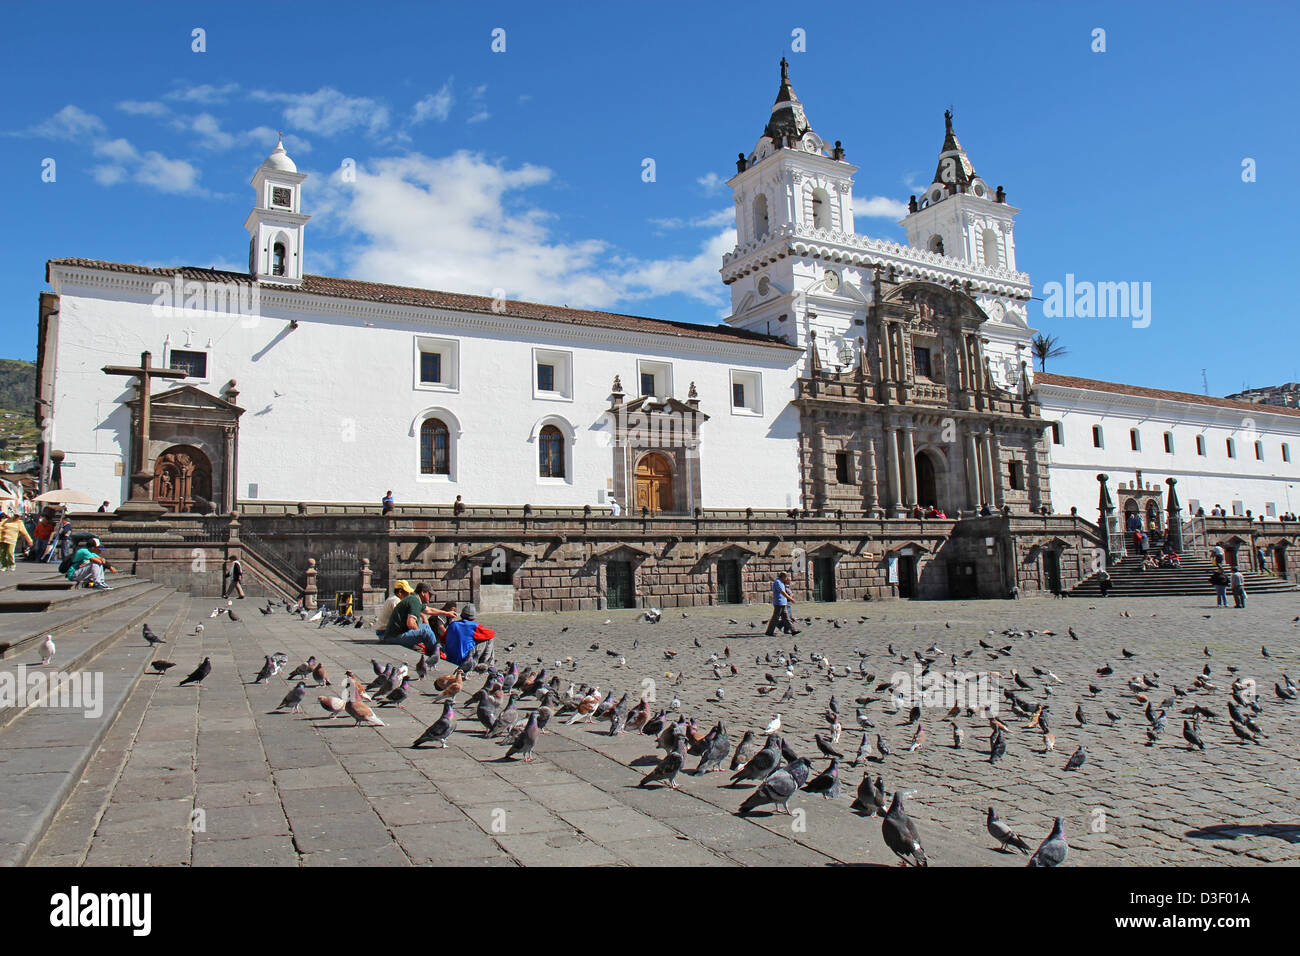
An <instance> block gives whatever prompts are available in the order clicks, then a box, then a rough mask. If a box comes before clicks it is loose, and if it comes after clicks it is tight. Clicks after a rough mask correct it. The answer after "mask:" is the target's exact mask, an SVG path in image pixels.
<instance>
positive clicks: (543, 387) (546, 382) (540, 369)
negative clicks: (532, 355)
mask: <svg viewBox="0 0 1300 956" xmlns="http://www.w3.org/2000/svg"><path fill="white" fill-rule="evenodd" d="M537 390H538V391H539V392H553V391H555V366H554V365H542V364H541V363H538V365H537Z"/></svg>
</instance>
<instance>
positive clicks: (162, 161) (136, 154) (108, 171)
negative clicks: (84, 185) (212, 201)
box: [93, 138, 204, 194]
mask: <svg viewBox="0 0 1300 956" xmlns="http://www.w3.org/2000/svg"><path fill="white" fill-rule="evenodd" d="M95 155H96V156H101V157H103V158H105V159H108V160H111V161H112V162H111V163H109V164H106V165H103V166H97V167H95V169H94V170H93V175H94V177H95V181H96V182H98V183H99V184H100V185H102V186H115V185H117V184H118V183H122V182H125V181H126V180H127V179H131V180H134V181H135V182H137V183H140V184H142V185H145V186H152V187H153V188H154V189H157V190H159V191H160V192H165V193H198V194H202V193H203V192H204V190H202V189H201V188H199V185H198V180H199V170H198V168H197V167H196V166H194V165H193V164H192V163H188V162H186V161H185V160H183V159H170V158H168V157H166V156H164V155H163V154H162V153H160V152H158V151H157V150H147V151H145V152H143V153H142V152H140V151H139V150H137V149H136V148H135V147H134V146H132V145H131V143H129V142H128V141H127V140H125V139H121V138H119V139H113V140H103V141H101V142H98V143H96V144H95Z"/></svg>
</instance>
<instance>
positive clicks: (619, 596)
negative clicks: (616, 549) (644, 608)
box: [605, 561, 636, 608]
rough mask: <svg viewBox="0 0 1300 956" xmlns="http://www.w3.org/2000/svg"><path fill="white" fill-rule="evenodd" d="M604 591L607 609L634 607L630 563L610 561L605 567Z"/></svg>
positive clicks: (634, 599) (634, 597) (634, 594)
mask: <svg viewBox="0 0 1300 956" xmlns="http://www.w3.org/2000/svg"><path fill="white" fill-rule="evenodd" d="M605 589H606V596H607V601H606V603H607V604H608V606H609V607H611V608H620V607H636V588H635V587H634V585H633V583H632V564H631V562H630V561H610V562H608V563H607V564H606V565H605Z"/></svg>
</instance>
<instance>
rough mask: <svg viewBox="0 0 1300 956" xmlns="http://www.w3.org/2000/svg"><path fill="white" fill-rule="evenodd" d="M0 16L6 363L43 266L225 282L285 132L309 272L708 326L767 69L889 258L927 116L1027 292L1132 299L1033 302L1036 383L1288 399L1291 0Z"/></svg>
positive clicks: (929, 130) (718, 305) (28, 333)
mask: <svg viewBox="0 0 1300 956" xmlns="http://www.w3.org/2000/svg"><path fill="white" fill-rule="evenodd" d="M3 16H4V19H5V30H4V31H3V35H0V71H3V79H4V81H5V89H6V90H7V91H8V92H9V95H8V96H7V97H6V103H5V107H4V114H3V120H2V121H0V173H3V177H4V178H3V182H4V183H5V190H4V198H5V202H4V203H3V207H2V208H3V213H0V215H3V217H4V220H5V221H4V228H3V230H0V293H3V294H2V295H0V333H2V336H3V338H2V341H3V345H2V346H0V356H4V357H11V358H27V359H30V358H33V357H34V356H35V353H36V342H35V338H36V322H35V318H36V307H37V293H38V292H39V291H41V290H42V289H45V288H46V286H45V285H44V263H45V260H46V259H49V258H53V257H59V256H85V257H90V258H103V259H111V260H116V261H123V262H136V263H144V264H150V265H178V264H190V265H198V266H209V265H215V266H218V267H221V268H235V269H243V268H246V264H247V242H248V239H247V233H245V231H244V229H243V221H244V218H245V216H246V215H247V213H248V210H249V208H250V206H251V203H252V199H253V193H252V189H251V188H250V187H249V186H248V180H249V178H250V177H251V175H252V173H253V170H254V169H255V168H256V166H257V165H258V163H259V162H260V161H261V160H262V159H263V158H264V157H265V155H266V154H267V153H268V152H269V151H270V149H271V147H272V146H274V144H275V131H276V130H280V129H283V130H284V131H285V134H286V140H285V141H286V146H287V147H288V149H289V152H290V154H291V155H292V156H293V158H294V159H295V161H296V162H297V164H298V166H299V168H300V169H301V170H303V171H304V172H308V173H310V174H311V178H310V179H309V180H308V181H307V183H306V186H305V190H306V191H305V194H304V196H305V199H304V209H305V211H307V212H309V213H311V214H312V215H313V216H314V218H313V220H312V222H311V223H310V224H309V225H308V227H307V229H308V233H307V245H306V257H307V258H306V266H307V270H308V271H310V272H316V273H324V274H333V275H346V276H351V277H355V278H365V279H374V280H379V281H393V282H402V283H410V284H417V285H428V286H432V287H435V288H446V289H453V290H456V291H466V292H476V293H484V294H489V293H491V291H492V290H493V289H495V288H498V287H499V288H504V289H505V290H506V291H507V294H509V295H510V296H512V297H520V298H530V299H534V300H539V301H545V302H554V303H558V304H563V303H567V304H570V305H583V306H590V307H597V308H609V309H614V310H618V311H628V312H634V313H638V314H644V315H652V316H659V317H663V318H670V319H679V320H688V321H698V322H708V323H713V322H717V321H719V319H720V317H721V316H722V315H724V314H725V313H726V311H727V302H728V299H727V293H726V289H725V287H724V286H723V285H722V283H721V281H720V279H719V278H718V275H717V270H718V268H719V266H720V265H721V254H722V252H723V251H724V250H726V249H729V248H730V245H731V242H732V241H733V237H731V236H730V235H729V233H728V230H729V229H730V222H731V218H730V217H731V207H732V203H731V198H730V195H729V191H728V190H727V189H726V188H725V186H722V185H721V182H722V181H723V180H725V179H727V178H728V177H729V176H730V175H731V174H732V173H734V170H735V166H734V159H735V156H736V154H737V153H738V152H741V151H745V152H748V151H749V150H750V149H752V147H753V145H754V143H755V140H756V139H757V137H758V136H759V134H760V132H761V131H762V128H763V125H764V123H765V122H766V119H767V113H768V108H769V106H770V105H771V102H772V99H773V97H774V96H775V93H776V89H777V83H778V69H777V61H778V60H779V59H780V57H781V56H782V55H785V56H787V57H789V59H790V62H791V75H792V78H793V82H794V88H795V90H796V92H797V93H798V95H799V97H800V99H801V100H802V101H803V103H804V105H805V107H806V109H807V111H808V116H809V118H810V120H811V121H812V124H813V127H814V128H815V129H816V130H817V132H818V133H820V134H821V135H822V136H823V137H824V138H827V139H829V140H835V139H839V140H842V141H843V142H844V145H845V147H846V149H847V151H848V158H849V159H850V160H851V161H852V162H853V163H855V164H857V165H858V166H860V167H861V169H860V171H859V172H858V174H857V183H856V187H855V190H854V195H855V197H856V202H857V206H858V209H859V216H858V220H857V228H858V232H860V233H864V234H867V235H873V236H880V237H886V238H894V239H901V238H902V233H901V230H900V229H898V227H897V226H896V225H895V220H896V216H895V215H894V211H895V210H897V209H898V208H900V204H903V203H906V201H907V197H908V195H909V194H910V193H913V192H916V191H917V190H918V188H920V187H923V186H924V185H925V184H926V183H928V182H929V180H930V178H931V176H932V175H933V172H934V166H935V158H936V156H937V153H938V150H939V147H940V145H941V143H942V140H943V110H944V108H945V107H947V106H949V105H951V106H952V107H953V109H954V112H955V116H956V120H955V122H956V128H957V132H958V135H959V136H960V137H961V139H962V142H963V144H964V145H965V147H966V148H967V150H968V152H969V153H970V156H971V159H972V160H973V162H974V164H975V168H976V170H977V172H978V173H979V174H980V175H981V177H982V178H984V179H985V180H986V181H988V182H990V183H991V184H995V185H997V184H1001V185H1003V186H1005V187H1006V190H1007V193H1008V198H1009V201H1010V202H1011V203H1013V204H1014V205H1016V206H1019V207H1020V208H1021V209H1022V212H1021V214H1020V217H1019V220H1018V225H1017V232H1016V242H1017V255H1018V260H1019V261H1018V265H1019V266H1020V268H1021V269H1023V270H1025V271H1028V272H1029V273H1030V275H1031V277H1032V279H1033V281H1034V284H1035V288H1036V290H1037V292H1038V294H1039V295H1041V294H1042V293H1041V290H1042V288H1043V285H1044V284H1045V283H1047V282H1052V281H1057V282H1061V281H1064V278H1065V276H1066V274H1067V273H1072V274H1074V275H1075V276H1076V277H1077V278H1078V279H1085V280H1092V281H1098V282H1100V281H1108V282H1109V281H1138V282H1150V283H1151V289H1152V293H1151V295H1152V298H1151V324H1150V326H1149V327H1147V328H1133V327H1132V325H1131V323H1130V322H1129V321H1128V320H1126V319H1078V318H1074V319H1044V318H1043V317H1042V313H1041V303H1040V302H1035V303H1033V304H1032V306H1031V312H1030V318H1031V322H1032V324H1034V325H1035V326H1037V327H1038V328H1040V329H1041V330H1042V331H1045V332H1048V333H1052V334H1056V335H1058V336H1060V338H1061V339H1062V342H1063V344H1064V345H1065V346H1066V347H1067V348H1068V349H1069V350H1070V353H1069V355H1067V356H1065V357H1064V358H1061V359H1057V360H1055V361H1053V362H1052V363H1051V364H1050V365H1049V370H1051V371H1056V372H1061V373H1065V374H1074V375H1082V376H1086V377H1094V378H1106V379H1111V380H1117V381H1124V382H1132V383H1135V384H1144V385H1150V386H1156V387H1164V388H1174V389H1180V390H1187V391H1198V392H1199V391H1201V370H1202V368H1205V369H1207V375H1208V379H1209V387H1210V391H1211V393H1212V394H1224V393H1227V392H1230V391H1235V390H1237V389H1239V388H1241V387H1242V386H1243V384H1250V385H1261V384H1273V383H1279V382H1283V381H1291V380H1297V379H1300V371H1298V368H1300V358H1297V357H1296V356H1295V350H1294V348H1293V347H1292V346H1293V342H1294V341H1295V340H1294V337H1293V335H1292V325H1293V323H1294V322H1295V320H1296V318H1297V306H1296V304H1295V303H1296V297H1295V294H1294V292H1293V290H1292V285H1293V283H1292V277H1293V276H1294V275H1295V273H1296V268H1295V262H1296V256H1297V251H1300V241H1298V240H1297V235H1296V222H1297V212H1298V211H1300V210H1298V209H1297V206H1298V205H1300V204H1298V203H1297V198H1296V197H1297V189H1296V185H1295V177H1294V173H1293V170H1294V164H1295V162H1296V157H1297V156H1298V155H1300V132H1298V131H1297V124H1296V123H1295V121H1294V110H1295V102H1294V100H1295V91H1296V79H1295V63H1294V53H1293V52H1292V48H1293V39H1294V37H1295V35H1296V33H1297V28H1298V27H1300V13H1297V9H1296V8H1295V7H1294V6H1293V5H1290V4H1283V3H1262V2H1260V3H1248V4H1239V5H1232V6H1229V5H1210V4H1197V3H1118V4H1082V3H1081V4H1060V3H1047V4H1039V3H1035V4H1011V3H994V4H985V5H980V6H977V7H972V6H971V5H970V4H969V3H944V2H932V3H928V4H925V5H923V6H921V7H915V6H910V7H905V6H903V5H900V4H872V5H851V6H842V5H824V6H823V5H805V6H804V7H803V8H802V9H794V8H793V5H791V4H789V3H761V2H752V3H748V4H745V5H742V6H736V5H731V4H728V5H722V4H717V5H715V4H701V3H694V4H674V3H657V4H651V5H645V4H611V3H598V4H595V3H593V4H584V3H560V4H553V5H549V6H542V5H538V4H535V3H528V4H523V3H519V4H515V3H494V4H490V5H489V4H448V3H428V4H401V3H386V4H383V5H373V6H369V5H365V4H356V3H351V2H349V3H328V2H314V3H312V4H309V5H304V4H288V3H276V2H261V3H256V4H242V3H224V4H204V5H197V6H194V7H193V8H192V9H186V8H185V7H183V6H181V5H171V4H169V5H159V4H130V3H125V2H122V3H114V4H104V3H100V2H95V3H75V2H74V3H64V4H60V5H59V7H58V15H57V16H51V15H50V13H49V10H48V9H46V8H41V7H39V6H35V5H27V4H25V5H22V6H8V7H6V8H5V10H4V13H3ZM194 28H202V29H203V30H204V31H205V41H206V51H205V52H194V51H193V50H192V48H191V47H192V44H193V40H192V37H191V31H192V30H193V29H194ZM496 28H501V29H504V31H505V52H503V53H496V52H493V51H492V49H491V44H492V39H493V38H492V31H493V30H494V29H496ZM1097 28H1100V29H1103V30H1105V44H1106V50H1105V52H1104V53H1102V52H1093V50H1092V45H1093V31H1094V30H1095V29H1097ZM795 30H802V31H804V32H805V36H806V51H804V52H797V51H794V50H792V49H791V44H792V31H795ZM646 158H651V159H653V160H654V163H655V181H654V182H645V181H643V177H642V170H643V161H644V160H645V159H646ZM1247 158H1249V159H1253V160H1254V161H1255V164H1256V170H1257V181H1255V182H1251V183H1246V182H1243V181H1242V162H1243V160H1245V159H1247ZM46 159H53V160H54V161H55V164H56V165H55V167H54V169H55V180H54V181H53V182H44V181H42V163H43V161H44V160H46ZM345 159H352V160H353V161H354V162H355V164H356V167H357V170H358V176H357V182H356V183H354V184H344V183H342V182H341V181H340V179H341V177H340V176H339V169H340V167H341V164H342V163H343V161H344V160H345Z"/></svg>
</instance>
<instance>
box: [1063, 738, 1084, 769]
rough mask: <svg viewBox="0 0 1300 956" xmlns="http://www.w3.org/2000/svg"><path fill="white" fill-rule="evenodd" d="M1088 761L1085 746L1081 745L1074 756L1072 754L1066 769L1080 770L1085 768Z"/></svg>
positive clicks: (1066, 763)
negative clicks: (1085, 762)
mask: <svg viewBox="0 0 1300 956" xmlns="http://www.w3.org/2000/svg"><path fill="white" fill-rule="evenodd" d="M1087 759H1088V755H1087V754H1086V753H1084V750H1083V744H1079V749H1078V750H1076V751H1075V752H1074V753H1073V754H1071V755H1070V759H1069V760H1067V761H1066V762H1065V769H1066V770H1078V769H1079V768H1080V767H1082V766H1083V764H1084V761H1085V760H1087Z"/></svg>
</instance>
